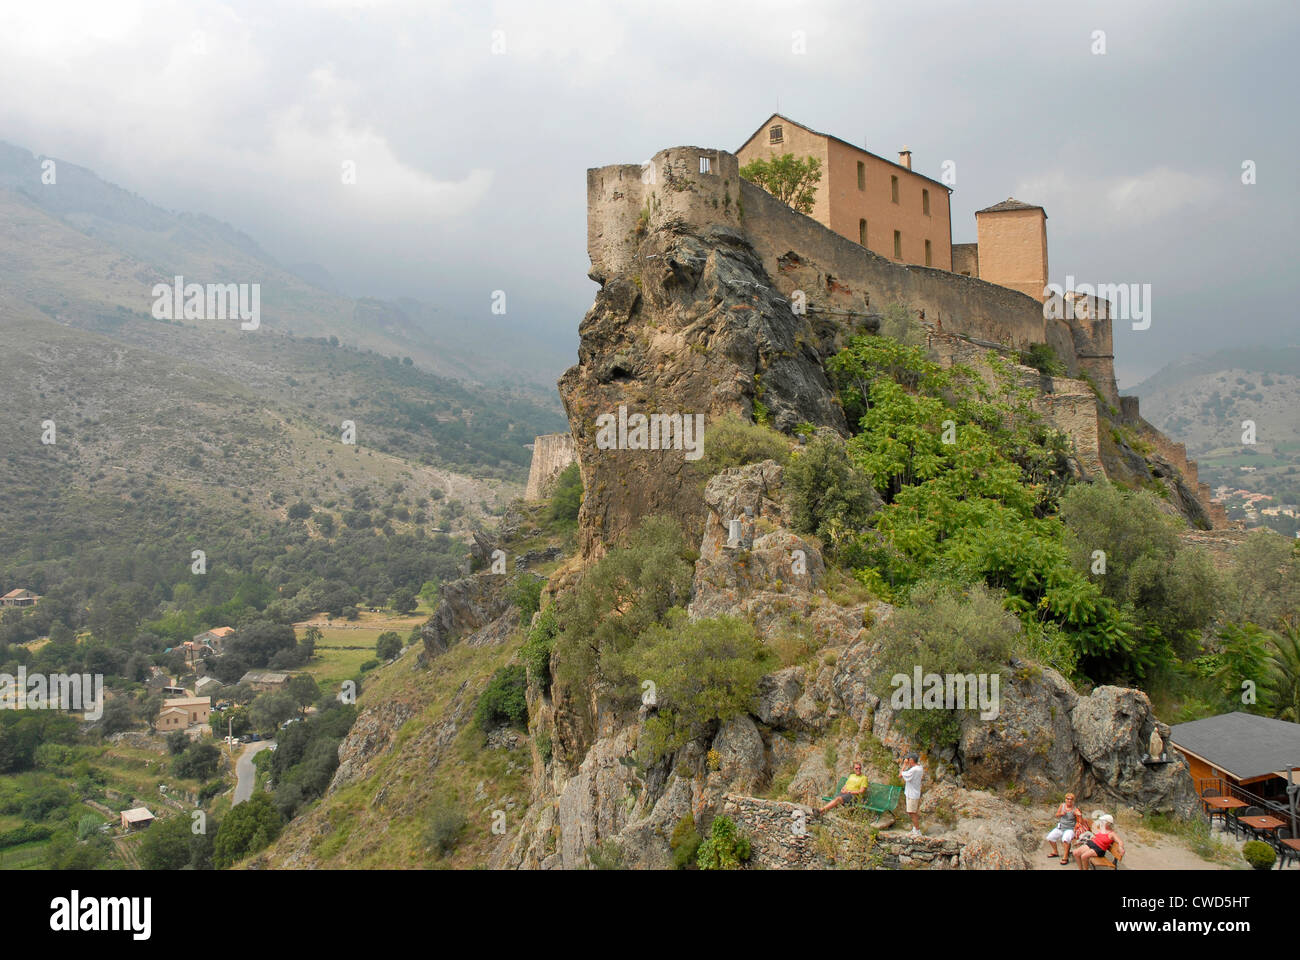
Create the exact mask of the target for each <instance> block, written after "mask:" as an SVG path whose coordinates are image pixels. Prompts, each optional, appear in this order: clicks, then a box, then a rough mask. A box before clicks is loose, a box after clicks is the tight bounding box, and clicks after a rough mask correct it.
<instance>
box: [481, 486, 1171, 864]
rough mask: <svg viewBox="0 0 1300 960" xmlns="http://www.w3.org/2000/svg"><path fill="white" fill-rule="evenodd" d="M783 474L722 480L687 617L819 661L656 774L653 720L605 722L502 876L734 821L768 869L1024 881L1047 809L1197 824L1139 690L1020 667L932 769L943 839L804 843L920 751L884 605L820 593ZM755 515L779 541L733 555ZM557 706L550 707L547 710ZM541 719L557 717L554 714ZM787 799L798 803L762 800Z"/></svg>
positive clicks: (533, 813) (711, 503)
mask: <svg viewBox="0 0 1300 960" xmlns="http://www.w3.org/2000/svg"><path fill="white" fill-rule="evenodd" d="M781 481H782V471H781V468H780V467H779V466H778V465H777V464H776V463H774V462H772V461H767V462H764V463H760V464H754V465H751V466H747V467H742V468H734V469H731V470H727V471H724V472H723V473H721V474H719V475H717V476H715V477H713V478H712V479H711V480H710V481H709V483H708V485H707V488H706V491H705V495H704V497H703V512H704V517H703V520H702V523H701V526H702V529H703V532H702V534H701V549H700V555H699V559H698V560H697V561H696V567H695V583H694V588H693V594H692V602H691V607H690V615H691V616H692V617H693V618H695V617H702V616H717V615H719V614H731V615H735V616H740V617H744V618H746V619H749V620H751V621H752V622H754V623H755V624H756V625H757V627H758V630H759V633H760V634H761V635H764V636H774V635H776V634H778V633H779V632H780V631H781V630H782V629H783V628H786V627H789V626H791V625H793V624H797V625H799V627H800V628H801V629H805V630H807V631H809V633H810V634H811V636H812V637H813V638H814V640H815V643H816V645H817V647H818V649H819V656H818V658H817V659H816V660H815V661H811V662H809V663H805V664H803V665H798V666H792V667H787V668H785V669H782V670H779V671H777V672H775V673H772V674H770V675H768V676H767V677H766V678H765V679H764V680H763V682H762V685H761V692H760V695H759V698H758V701H757V702H756V704H755V705H754V708H753V711H752V713H751V714H750V715H748V716H740V717H737V718H734V719H732V720H729V721H727V722H725V723H723V724H721V725H720V726H719V727H718V729H717V730H716V733H715V734H714V735H713V736H712V738H711V739H710V740H709V741H708V742H699V741H695V742H692V743H691V744H689V745H688V746H687V747H686V748H684V749H683V750H682V751H680V752H679V753H678V754H677V755H675V756H674V757H673V758H672V761H671V763H669V762H664V763H660V764H657V765H655V766H652V767H649V768H645V767H642V766H640V765H639V764H637V763H634V762H629V761H630V760H631V758H633V757H634V756H635V753H636V744H637V740H638V735H639V730H640V728H641V724H642V723H643V722H644V719H645V717H644V711H642V714H641V715H637V714H633V715H631V716H628V715H619V714H618V713H617V712H616V711H613V710H609V709H598V710H597V716H598V722H597V730H596V735H595V738H594V741H593V742H592V743H591V745H590V747H589V748H588V749H586V750H585V753H583V754H581V755H580V756H576V757H574V758H573V762H572V763H571V764H566V763H565V762H564V761H563V759H562V758H559V757H557V759H556V760H554V761H553V762H552V763H551V764H550V765H549V768H547V769H546V770H545V775H544V776H542V777H540V778H539V780H538V782H537V791H536V793H535V795H534V797H533V798H532V802H531V804H530V806H529V808H528V811H527V813H526V819H525V824H524V829H523V830H522V831H521V833H520V834H519V836H518V838H517V839H516V841H515V842H514V843H513V844H512V845H511V846H510V847H509V848H508V849H507V848H503V849H502V850H501V851H500V857H499V858H498V859H497V860H496V861H495V862H496V863H497V864H498V865H501V866H510V867H525V868H552V867H554V868H574V867H581V866H584V865H586V863H587V860H588V856H589V849H590V848H592V847H594V846H597V845H599V844H602V843H612V844H615V845H616V846H617V847H618V849H619V851H620V853H621V856H622V858H623V862H624V863H625V865H627V866H632V867H665V866H668V865H670V864H671V859H672V851H671V847H670V839H671V836H672V833H673V829H674V827H675V826H676V824H678V823H679V822H680V821H681V820H682V819H683V818H684V817H686V816H687V815H688V814H689V815H691V816H692V817H693V818H694V819H695V820H696V821H697V822H699V821H701V820H702V819H705V818H708V817H710V816H712V815H715V814H717V813H723V812H725V813H727V814H728V815H730V816H732V817H733V818H734V819H735V820H736V822H737V823H738V824H740V825H741V827H742V828H743V829H744V830H746V831H747V832H748V833H749V835H750V836H751V838H752V839H753V840H754V842H755V844H756V857H757V859H756V863H758V864H759V865H765V866H771V867H801V868H807V867H821V866H828V865H832V864H835V863H850V864H853V865H858V866H889V865H891V864H892V865H899V864H900V863H901V864H904V865H913V866H917V865H920V866H932V867H959V868H965V869H983V868H992V867H997V868H1005V867H1013V868H1024V867H1027V866H1028V865H1029V859H1030V857H1031V856H1032V855H1033V854H1035V852H1036V850H1037V847H1038V845H1039V844H1040V843H1041V836H1040V834H1041V832H1042V831H1041V829H1040V828H1041V821H1042V814H1041V812H1035V811H1034V810H1033V809H1031V808H1029V807H1027V806H1026V803H1030V804H1033V803H1038V804H1045V803H1049V802H1052V801H1053V799H1054V798H1058V797H1059V795H1060V794H1061V793H1062V792H1064V791H1065V790H1074V791H1076V792H1077V793H1078V795H1079V797H1080V798H1081V802H1082V803H1083V805H1085V806H1102V807H1105V808H1107V809H1112V810H1113V809H1116V808H1117V807H1119V806H1125V807H1130V808H1133V809H1136V810H1140V811H1143V812H1144V813H1145V812H1153V811H1167V812H1177V813H1181V814H1190V813H1192V812H1193V811H1194V810H1195V803H1196V801H1195V798H1194V794H1193V791H1192V785H1191V780H1190V778H1189V777H1188V776H1187V772H1186V769H1185V768H1184V767H1183V766H1182V765H1181V764H1177V763H1174V764H1164V765H1148V764H1147V763H1144V762H1143V759H1144V753H1145V749H1146V744H1147V742H1148V740H1149V739H1150V735H1151V732H1152V731H1153V730H1158V731H1160V733H1161V735H1162V736H1165V735H1167V733H1168V729H1169V728H1168V727H1167V726H1166V725H1165V724H1162V723H1160V722H1159V721H1158V720H1157V719H1156V717H1155V716H1154V715H1153V713H1152V710H1151V704H1150V701H1149V700H1148V699H1147V697H1146V695H1145V694H1144V693H1142V692H1141V691H1138V690H1132V689H1124V688H1118V687H1099V688H1097V689H1095V690H1094V691H1092V693H1091V694H1090V695H1088V696H1082V695H1080V694H1079V693H1077V692H1076V691H1075V690H1074V689H1073V688H1072V687H1071V686H1070V684H1069V683H1068V682H1066V681H1065V680H1064V679H1063V678H1062V677H1061V676H1060V675H1059V674H1057V673H1056V672H1055V671H1052V670H1050V669H1041V668H1038V667H1036V666H1033V665H1030V664H1022V665H1020V666H1019V667H1017V668H1015V669H1014V670H1013V673H1012V675H1011V676H1010V677H1008V678H1004V680H1005V682H1006V683H1007V687H1008V688H1007V689H1006V690H1005V692H1004V694H1003V701H1002V702H1003V709H1002V712H1001V714H1000V715H999V716H998V717H997V718H996V719H994V720H993V721H991V722H984V721H976V720H975V719H974V718H971V719H968V720H966V721H964V722H963V726H962V732H961V737H960V740H959V742H958V743H957V745H956V746H955V747H952V748H949V749H946V750H943V751H940V752H938V753H936V754H934V755H933V756H929V757H927V758H926V763H927V766H928V767H929V769H930V776H931V777H932V778H933V782H932V783H931V784H930V785H929V787H928V789H927V791H926V801H925V805H924V806H923V808H922V810H923V813H924V815H925V817H926V819H927V821H928V822H930V823H932V824H933V823H934V821H935V819H936V817H940V818H942V819H941V823H942V826H941V827H932V828H931V830H930V832H929V835H928V836H927V837H925V838H921V839H920V840H918V841H917V842H915V843H912V842H911V841H910V840H909V838H905V837H903V836H901V835H896V834H894V833H893V832H891V831H889V830H888V827H889V826H890V824H891V822H892V818H887V819H886V820H884V821H883V822H879V823H877V824H876V825H875V826H876V827H877V828H880V829H883V831H884V832H882V833H880V834H879V835H878V837H877V838H876V841H873V842H877V841H878V843H879V844H880V846H879V849H875V850H874V851H871V852H868V851H865V850H863V849H859V848H860V847H861V846H862V843H863V838H862V836H861V833H862V831H861V830H858V831H856V832H855V830H854V829H853V828H852V827H851V825H845V824H843V823H838V822H836V823H829V822H828V823H827V824H826V825H825V827H824V828H823V827H822V826H821V825H819V826H818V829H817V830H815V831H814V830H812V829H811V828H806V829H805V830H804V831H803V832H802V833H801V832H799V830H798V828H797V824H798V823H799V822H800V821H798V820H797V819H796V818H795V817H796V815H795V811H796V810H801V811H803V812H805V813H806V811H807V807H808V806H809V805H812V804H815V803H817V802H818V800H817V798H818V796H819V795H821V794H823V793H825V792H826V791H827V790H829V789H830V787H831V786H832V785H833V784H834V782H835V780H836V778H837V777H838V776H841V775H843V774H845V773H847V772H848V764H849V761H850V758H853V757H855V756H857V757H865V758H866V759H867V764H868V766H869V767H870V768H871V770H870V771H869V772H870V773H871V774H872V779H873V780H882V779H886V778H888V777H889V776H890V775H891V770H890V767H891V764H892V756H893V754H894V753H895V752H896V751H898V750H901V749H903V748H905V747H907V746H908V744H907V743H906V741H905V739H904V738H903V737H902V736H901V735H900V734H899V732H898V731H897V730H896V728H895V719H896V718H895V714H894V712H893V711H892V710H891V709H890V707H889V705H888V704H885V703H883V702H881V701H880V700H879V698H877V697H876V696H874V695H873V694H872V693H871V692H870V691H871V689H873V687H874V682H873V681H874V680H875V677H874V669H875V667H874V663H875V653H876V650H877V648H878V641H877V639H876V637H875V636H874V634H873V629H872V628H873V627H875V626H877V625H879V624H882V623H884V622H886V621H887V620H888V619H889V617H890V616H891V614H892V612H893V610H892V608H891V607H889V606H888V605H887V604H883V603H879V602H874V603H859V604H845V603H843V602H837V601H836V600H835V599H833V598H832V597H831V596H830V595H829V594H828V593H827V591H826V589H825V584H824V582H823V576H824V571H825V569H826V568H825V564H824V562H823V560H822V557H821V554H820V551H819V550H818V548H817V547H816V545H815V544H814V543H813V542H811V541H810V540H808V539H806V538H802V537H799V536H798V535H796V534H794V533H793V532H792V531H791V530H790V529H789V527H788V518H787V517H786V516H785V513H784V511H783V510H782V508H781V506H780V503H779V500H780V490H781ZM737 513H739V514H742V515H749V516H753V517H755V518H757V519H761V520H762V521H765V522H764V523H763V524H762V526H763V527H764V528H765V529H768V532H766V533H764V534H762V535H761V536H758V537H756V538H755V539H754V540H753V541H752V545H749V547H748V548H747V549H745V550H744V551H743V552H741V551H736V550H729V549H726V548H724V547H723V545H722V543H723V537H724V535H723V530H724V523H723V518H724V517H729V516H733V515H736V514H737ZM793 550H801V551H803V552H804V556H805V558H806V572H804V573H803V574H801V575H796V576H791V575H790V572H789V557H790V555H791V552H792V551H793ZM548 706H549V705H548ZM537 715H538V716H546V717H547V719H548V720H552V719H554V713H553V712H546V713H543V712H540V711H539V712H538V713H537ZM778 782H779V783H782V784H784V785H785V786H784V793H785V794H786V795H788V796H790V797H792V798H794V800H793V801H779V800H772V799H763V798H762V796H755V794H760V795H762V794H766V793H769V792H771V790H772V787H773V784H774V783H778Z"/></svg>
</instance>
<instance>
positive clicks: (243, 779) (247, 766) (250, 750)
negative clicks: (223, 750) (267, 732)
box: [230, 740, 275, 807]
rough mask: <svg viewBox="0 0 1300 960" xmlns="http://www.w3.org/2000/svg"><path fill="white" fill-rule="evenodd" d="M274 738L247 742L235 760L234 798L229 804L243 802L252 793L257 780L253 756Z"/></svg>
mask: <svg viewBox="0 0 1300 960" xmlns="http://www.w3.org/2000/svg"><path fill="white" fill-rule="evenodd" d="M274 742H275V741H274V740H257V741H254V742H253V743H250V744H247V745H245V747H244V752H243V753H241V754H240V755H239V759H238V760H236V761H235V777H236V780H235V799H234V800H232V801H231V803H230V805H231V806H232V807H233V806H235V805H236V804H240V803H243V802H244V801H245V800H247V799H248V798H249V797H251V796H252V795H253V785H254V784H255V783H256V782H257V768H256V767H254V766H253V757H255V756H256V755H257V752H258V751H259V750H265V749H266V748H267V747H269V746H270V745H271V744H272V743H274Z"/></svg>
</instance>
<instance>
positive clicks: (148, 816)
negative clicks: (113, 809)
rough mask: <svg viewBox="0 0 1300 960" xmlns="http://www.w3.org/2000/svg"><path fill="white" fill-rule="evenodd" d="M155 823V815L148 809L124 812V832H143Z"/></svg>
mask: <svg viewBox="0 0 1300 960" xmlns="http://www.w3.org/2000/svg"><path fill="white" fill-rule="evenodd" d="M153 821H154V815H153V814H152V813H150V812H149V810H148V808H146V807H132V808H131V809H130V810H123V811H122V829H123V830H143V829H144V828H145V827H147V826H149V824H151V823H153Z"/></svg>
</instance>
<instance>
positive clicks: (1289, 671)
mask: <svg viewBox="0 0 1300 960" xmlns="http://www.w3.org/2000/svg"><path fill="white" fill-rule="evenodd" d="M1269 641H1270V645H1271V647H1272V649H1271V650H1270V651H1269V657H1268V674H1267V676H1266V677H1265V680H1264V683H1263V690H1264V692H1265V694H1266V695H1267V697H1268V700H1269V706H1270V708H1271V709H1272V712H1273V716H1275V717H1277V718H1278V719H1279V720H1289V721H1290V722H1291V723H1300V619H1296V618H1294V617H1293V618H1291V619H1289V620H1288V621H1286V623H1284V624H1283V626H1282V630H1281V632H1280V634H1276V635H1272V636H1270V637H1269Z"/></svg>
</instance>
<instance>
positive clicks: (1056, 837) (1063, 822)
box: [1047, 793, 1086, 864]
mask: <svg viewBox="0 0 1300 960" xmlns="http://www.w3.org/2000/svg"><path fill="white" fill-rule="evenodd" d="M1081 820H1083V814H1082V813H1080V812H1079V808H1078V807H1076V806H1075V805H1074V794H1072V793H1067V794H1066V795H1065V802H1064V803H1062V804H1061V805H1060V806H1059V807H1057V808H1056V826H1054V827H1053V828H1052V832H1051V833H1049V834H1048V835H1047V843H1048V845H1050V846H1051V848H1052V852H1051V854H1049V856H1050V857H1051V858H1052V859H1053V860H1055V859H1056V858H1058V857H1060V859H1061V863H1062V864H1066V863H1069V862H1070V841H1071V840H1073V839H1074V838H1075V835H1076V834H1078V833H1079V832H1080V821H1081ZM1084 825H1085V826H1086V821H1085V823H1084ZM1058 842H1059V843H1060V844H1061V849H1062V851H1063V852H1062V853H1057V852H1056V844H1057V843H1058Z"/></svg>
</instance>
